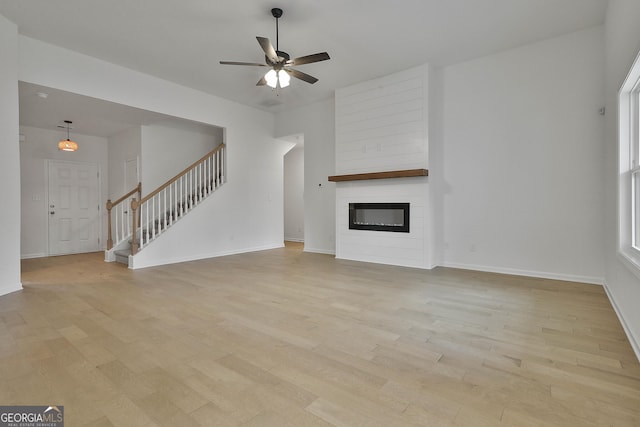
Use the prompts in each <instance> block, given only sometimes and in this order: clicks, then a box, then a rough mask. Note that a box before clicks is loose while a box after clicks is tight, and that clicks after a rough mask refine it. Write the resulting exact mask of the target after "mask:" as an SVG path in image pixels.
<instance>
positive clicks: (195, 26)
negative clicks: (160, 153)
mask: <svg viewBox="0 0 640 427" xmlns="http://www.w3.org/2000/svg"><path fill="white" fill-rule="evenodd" d="M272 7H280V8H282V9H283V10H284V15H283V17H282V18H281V19H280V46H279V47H280V50H284V51H286V52H288V53H289V54H290V55H291V57H292V58H293V57H298V56H303V55H308V54H312V53H317V52H322V51H326V52H328V53H329V55H330V56H331V60H329V61H324V62H319V63H315V64H307V65H303V66H300V67H299V69H300V70H301V71H304V72H306V73H308V74H311V75H313V76H315V77H317V78H318V79H319V81H318V82H317V83H316V84H314V85H310V84H308V83H305V82H303V81H300V80H295V79H293V81H292V84H291V86H289V87H288V88H286V89H283V90H281V92H280V94H279V95H276V93H275V92H274V91H273V90H271V89H270V88H268V87H256V86H255V83H256V82H257V81H258V80H259V78H260V77H261V75H262V74H263V73H264V72H265V69H263V68H260V67H242V66H229V65H220V64H219V61H220V60H230V61H247V62H263V61H264V55H263V53H262V51H261V49H260V47H259V45H258V43H257V41H256V39H255V37H256V36H263V37H268V38H270V39H271V41H272V43H273V44H274V45H275V20H274V18H273V17H272V16H271V13H270V9H271V8H272ZM606 7H607V0H399V1H396V2H390V1H388V0H350V1H338V0H322V1H318V0H276V2H273V0H272V1H268V2H267V1H264V0H217V1H211V0H206V1H205V0H181V1H176V0H136V1H131V0H110V1H104V0H56V1H52V0H19V1H18V0H0V14H1V15H3V16H5V17H6V18H8V19H9V20H11V21H13V22H15V23H16V24H17V25H18V28H19V32H20V34H23V35H26V36H29V37H33V38H35V39H39V40H43V41H46V42H48V43H51V44H54V45H58V46H62V47H66V48H68V49H71V50H75V51H78V52H81V53H84V54H87V55H91V56H94V57H97V58H100V59H104V60H106V61H109V62H112V63H115V64H119V65H122V66H124V67H127V68H131V69H134V70H138V71H141V72H144V73H147V74H151V75H155V76H158V77H161V78H164V79H166V80H170V81H173V82H176V83H179V84H182V85H185V86H188V87H191V88H195V89H198V90H201V91H204V92H208V93H211V94H214V95H217V96H220V97H223V98H226V99H230V100H233V101H237V102H240V103H243V104H247V105H251V106H254V107H257V108H261V109H264V110H267V111H273V112H276V111H281V110H286V109H291V108H296V107H299V106H301V105H305V104H309V103H312V102H315V101H318V100H321V99H326V98H329V97H331V96H332V94H333V92H334V90H335V89H337V88H341V87H344V86H348V85H351V84H353V83H357V82H361V81H365V80H369V79H372V78H376V77H379V76H383V75H387V74H390V73H393V72H396V71H400V70H403V69H407V68H410V67H413V66H417V65H421V64H425V63H431V64H434V65H449V64H453V63H457V62H461V61H465V60H469V59H473V58H477V57H481V56H484V55H488V54H491V53H495V52H499V51H501V50H505V49H509V48H513V47H516V46H521V45H524V44H527V43H531V42H534V41H538V40H543V39H547V38H551V37H555V36H558V35H561V34H565V33H569V32H573V31H577V30H580V29H584V28H588V27H591V26H595V25H599V24H602V23H603V21H604V18H605V14H606ZM25 87H26V86H24V85H23V86H21V90H23V89H24V88H25ZM29 89H33V88H32V87H29ZM23 100H24V98H21V102H23ZM67 102H69V100H68V99H67ZM69 108H71V107H69ZM86 108H88V107H87V106H85V108H84V109H83V110H82V111H83V112H85V113H88V112H89V111H87V110H86ZM36 114H37V111H36V110H34V111H32V110H31V108H26V107H25V108H21V122H22V121H23V120H25V121H26V120H29V121H30V122H31V123H36V122H37V118H36V117H35V115H36ZM30 115H33V116H34V117H32V118H28V117H29V116H30ZM85 115H86V114H85ZM65 118H66V117H65V116H63V115H62V114H61V115H60V117H59V118H58V121H60V120H64V119H65ZM76 121H78V120H76Z"/></svg>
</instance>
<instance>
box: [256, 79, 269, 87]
mask: <svg viewBox="0 0 640 427" xmlns="http://www.w3.org/2000/svg"><path fill="white" fill-rule="evenodd" d="M266 84H267V81H266V80H265V79H264V77H262V78H261V79H260V80H258V83H256V86H264V85H266Z"/></svg>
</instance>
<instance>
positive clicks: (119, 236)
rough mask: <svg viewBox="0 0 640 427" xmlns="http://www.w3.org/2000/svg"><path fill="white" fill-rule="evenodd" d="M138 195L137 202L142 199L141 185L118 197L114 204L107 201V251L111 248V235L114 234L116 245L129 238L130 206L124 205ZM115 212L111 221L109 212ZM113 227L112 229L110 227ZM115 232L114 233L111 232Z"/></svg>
mask: <svg viewBox="0 0 640 427" xmlns="http://www.w3.org/2000/svg"><path fill="white" fill-rule="evenodd" d="M136 193H138V200H139V199H140V198H141V197H142V183H140V182H139V183H138V185H137V186H136V187H135V188H134V189H133V190H131V191H129V192H128V193H127V194H125V195H124V196H122V197H120V198H119V199H118V200H116V201H115V202H112V201H111V199H109V200H107V250H109V249H111V248H113V235H114V234H115V239H116V243H115V244H116V245H117V244H118V243H120V242H122V241H123V240H124V239H127V238H129V235H131V221H130V219H129V218H130V212H131V211H130V210H129V209H130V207H131V206H130V204H129V203H125V202H126V201H128V200H129V198H130V197H131V196H133V195H134V194H136ZM112 210H115V215H114V216H113V218H114V220H112V215H111V211H112ZM112 226H114V227H112ZM112 230H113V231H115V233H114V232H112Z"/></svg>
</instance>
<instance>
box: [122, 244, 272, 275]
mask: <svg viewBox="0 0 640 427" xmlns="http://www.w3.org/2000/svg"><path fill="white" fill-rule="evenodd" d="M278 248H284V242H283V243H279V244H273V245H265V246H256V247H252V248H244V249H238V250H233V251H221V252H213V253H206V254H198V255H192V256H189V257H175V258H167V259H155V260H153V261H151V262H142V261H140V259H139V258H137V255H136V256H134V257H133V264H130V265H129V268H130V269H132V270H137V269H139V268H147V267H155V266H158V265H167V264H177V263H179V262H188V261H197V260H201V259H207V258H218V257H221V256H229V255H237V254H244V253H248V252H258V251H266V250H269V249H278ZM136 260H137V261H138V262H136Z"/></svg>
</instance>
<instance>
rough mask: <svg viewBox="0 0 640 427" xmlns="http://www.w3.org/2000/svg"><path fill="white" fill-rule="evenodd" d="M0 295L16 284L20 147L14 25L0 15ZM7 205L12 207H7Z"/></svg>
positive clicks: (16, 287) (18, 268)
mask: <svg viewBox="0 0 640 427" xmlns="http://www.w3.org/2000/svg"><path fill="white" fill-rule="evenodd" d="M0 58H1V60H2V66H0V147H1V149H2V155H1V156H0V182H2V183H3V185H2V187H1V188H2V189H1V190H0V191H1V194H0V198H1V199H2V204H3V206H4V209H0V236H2V239H1V241H2V244H1V245H0V295H4V294H7V293H9V292H13V291H17V290H19V289H22V285H21V284H20V210H19V209H16V208H15V207H17V206H20V149H19V148H18V144H19V143H18V132H19V130H18V28H17V27H16V26H15V25H14V24H13V23H12V22H9V21H7V20H6V19H5V18H4V17H3V16H1V15H0ZM7 207H13V208H12V209H7Z"/></svg>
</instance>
